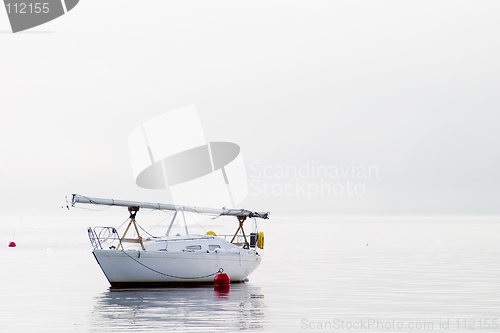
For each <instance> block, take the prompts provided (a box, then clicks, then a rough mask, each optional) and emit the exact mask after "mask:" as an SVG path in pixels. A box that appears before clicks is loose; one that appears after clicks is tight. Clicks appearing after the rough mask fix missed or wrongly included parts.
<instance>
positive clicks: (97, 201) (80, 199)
mask: <svg viewBox="0 0 500 333" xmlns="http://www.w3.org/2000/svg"><path fill="white" fill-rule="evenodd" d="M77 203H82V204H93V205H105V206H122V207H140V208H145V209H156V210H172V211H185V212H192V213H199V214H213V215H229V216H247V217H259V218H262V219H268V218H269V212H254V211H250V210H246V209H228V208H225V207H223V208H220V209H217V208H203V207H194V206H181V205H173V204H163V203H151V202H141V201H127V200H114V199H101V198H90V197H86V196H83V195H79V194H73V198H72V200H71V206H73V207H74V206H75V204H77Z"/></svg>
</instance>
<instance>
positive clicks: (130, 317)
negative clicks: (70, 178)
mask: <svg viewBox="0 0 500 333" xmlns="http://www.w3.org/2000/svg"><path fill="white" fill-rule="evenodd" d="M69 215H71V214H69ZM97 216H98V215H97V214H96V215H95V217H94V219H95V218H97ZM3 220H4V223H3V225H2V227H0V260H1V261H0V263H1V280H0V282H1V283H0V295H1V297H2V300H1V302H0V325H1V331H2V332H68V331H80V332H128V331H130V332H168V331H179V332H189V331H199V332H220V331H230V332H234V331H240V330H248V331H268V332H275V331H287V332H290V331H296V332H308V331H310V332H351V331H363V332H401V331H411V329H412V328H413V330H414V331H434V332H485V331H486V332H498V331H500V260H499V259H500V258H499V254H500V218H499V217H490V218H485V217H461V218H456V217H455V218H416V217H413V218H411V217H397V218H396V217H391V218H382V217H378V218H342V217H322V218H319V217H301V218H297V217H295V218H285V217H276V216H273V217H272V220H271V221H269V222H263V223H261V224H260V225H261V229H264V231H265V234H266V244H265V247H266V251H265V254H264V260H263V262H262V264H261V266H260V267H259V268H258V270H257V271H256V272H254V273H253V274H252V275H251V276H250V282H249V283H246V284H239V285H232V286H231V291H230V292H229V294H218V293H216V292H214V290H213V289H212V288H210V287H203V288H173V289H127V290H114V289H110V288H109V286H108V283H107V281H106V279H105V277H104V275H103V274H102V272H101V271H100V269H99V267H98V266H97V263H96V262H95V260H94V258H93V256H92V254H91V246H90V243H89V242H88V239H87V235H86V226H87V224H89V221H91V222H90V223H91V224H92V221H93V220H92V219H90V220H89V219H87V220H84V219H78V218H74V217H71V216H69V217H68V218H66V219H64V220H62V219H60V218H59V219H40V220H35V219H26V218H24V219H22V220H20V219H15V218H14V219H9V218H4V219H3ZM113 222H114V223H112V224H114V225H119V224H120V223H121V222H122V221H121V220H120V219H116V220H115V221H113ZM95 224H100V223H95ZM105 224H108V223H105ZM266 224H267V226H266ZM14 232H15V241H16V243H17V244H18V247H17V248H8V247H7V245H8V243H9V242H10V241H11V240H12V237H13V234H14Z"/></svg>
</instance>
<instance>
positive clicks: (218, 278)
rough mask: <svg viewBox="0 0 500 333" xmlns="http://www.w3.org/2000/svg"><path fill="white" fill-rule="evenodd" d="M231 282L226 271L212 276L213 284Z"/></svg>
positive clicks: (218, 284)
mask: <svg viewBox="0 0 500 333" xmlns="http://www.w3.org/2000/svg"><path fill="white" fill-rule="evenodd" d="M230 283H231V280H229V276H227V274H226V273H217V275H215V278H214V286H224V285H228V284H230Z"/></svg>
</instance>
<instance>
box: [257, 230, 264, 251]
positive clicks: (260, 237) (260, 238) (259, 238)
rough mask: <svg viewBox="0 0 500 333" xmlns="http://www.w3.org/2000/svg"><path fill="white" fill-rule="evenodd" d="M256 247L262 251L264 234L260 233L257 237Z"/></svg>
mask: <svg viewBox="0 0 500 333" xmlns="http://www.w3.org/2000/svg"><path fill="white" fill-rule="evenodd" d="M257 247H258V248H259V249H264V233H263V232H262V231H261V232H259V235H258V236H257Z"/></svg>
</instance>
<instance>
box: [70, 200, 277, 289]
mask: <svg viewBox="0 0 500 333" xmlns="http://www.w3.org/2000/svg"><path fill="white" fill-rule="evenodd" d="M77 204H92V205H105V206H120V207H126V208H127V209H128V212H129V214H130V216H129V219H128V221H127V222H128V225H127V227H126V229H125V231H124V232H123V234H121V235H120V234H119V233H118V230H117V229H115V227H89V228H88V229H87V232H88V235H89V239H90V242H91V244H92V246H93V248H94V249H93V251H92V253H93V255H94V257H95V259H96V260H97V263H98V264H99V266H100V267H101V269H102V271H103V273H104V275H105V276H106V278H107V279H108V281H109V283H110V284H111V286H112V287H131V286H158V285H179V284H182V285H184V284H203V283H212V282H213V281H214V277H215V275H217V274H218V273H225V274H227V275H228V276H229V279H230V281H231V282H244V281H245V280H246V279H247V277H248V276H249V275H250V273H252V272H253V271H254V270H255V269H256V268H257V267H258V266H259V264H260V262H261V260H262V256H261V253H259V251H260V250H261V249H263V248H264V234H263V232H258V229H256V225H257V222H256V219H257V218H260V219H268V218H269V212H256V211H250V210H245V209H227V208H221V209H216V208H201V207H193V206H181V205H173V204H164V203H149V202H140V201H125V200H114V199H102V198H91V197H87V196H83V195H78V194H73V195H72V200H71V206H73V207H75V206H76V205H77ZM140 209H148V210H161V211H172V212H173V217H172V220H171V221H170V224H169V226H168V228H167V231H166V233H165V234H164V235H161V236H151V235H148V236H147V237H142V236H141V233H140V230H139V229H141V226H140V225H139V224H138V223H137V221H136V216H137V213H138V212H139V210H140ZM187 212H190V213H196V214H209V215H215V216H234V217H236V219H237V221H238V227H237V229H236V232H235V233H234V234H233V235H216V234H215V232H213V231H209V232H207V233H206V234H196V235H194V234H190V233H189V230H188V226H187V224H186V222H185V213H187ZM180 216H182V218H183V220H184V227H185V233H184V234H183V235H181V234H175V235H172V228H173V226H174V222H175V221H176V219H178V218H180ZM247 219H252V220H254V228H255V230H253V231H254V232H252V233H250V234H249V235H247V234H246V233H245V231H244V229H243V224H244V222H245V221H246V220H247ZM129 234H134V236H135V237H130V236H128V235H129Z"/></svg>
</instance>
